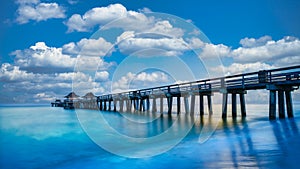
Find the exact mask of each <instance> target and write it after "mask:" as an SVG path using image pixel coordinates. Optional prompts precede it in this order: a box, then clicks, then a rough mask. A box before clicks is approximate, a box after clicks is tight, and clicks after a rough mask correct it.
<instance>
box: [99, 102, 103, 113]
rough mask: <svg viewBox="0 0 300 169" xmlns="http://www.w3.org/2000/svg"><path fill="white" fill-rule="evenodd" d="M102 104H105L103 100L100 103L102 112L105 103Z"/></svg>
mask: <svg viewBox="0 0 300 169" xmlns="http://www.w3.org/2000/svg"><path fill="white" fill-rule="evenodd" d="M102 102H103V101H102V100H100V102H99V104H100V111H102V110H103V103H102Z"/></svg>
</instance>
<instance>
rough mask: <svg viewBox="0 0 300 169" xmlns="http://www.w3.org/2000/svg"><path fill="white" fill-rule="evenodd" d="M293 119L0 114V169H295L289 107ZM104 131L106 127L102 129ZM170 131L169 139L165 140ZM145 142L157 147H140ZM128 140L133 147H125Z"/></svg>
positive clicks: (254, 113)
mask: <svg viewBox="0 0 300 169" xmlns="http://www.w3.org/2000/svg"><path fill="white" fill-rule="evenodd" d="M229 112H230V111H229ZM229 114H230V113H229ZM294 115H295V118H291V119H289V118H286V119H280V120H279V119H277V120H274V121H269V120H268V105H247V117H246V118H245V119H242V118H241V117H240V116H238V117H237V118H236V120H233V119H232V118H231V117H228V119H227V120H222V119H220V118H218V116H219V115H218V114H214V115H212V116H213V117H212V118H210V117H209V116H208V115H205V117H204V118H203V119H201V118H200V117H199V116H195V117H194V118H193V119H191V118H190V116H184V115H182V116H180V118H179V116H177V115H176V114H172V116H168V115H167V114H163V115H160V114H153V113H140V114H139V115H137V114H134V113H118V112H100V111H95V110H76V111H75V110H64V109H62V108H55V107H48V106H18V107H16V106H2V107H0V128H1V134H0V168H1V169H22V168H24V169H38V168H43V169H47V168H51V169H68V168H70V169H71V168H72V169H74V168H80V169H95V168H104V169H107V168H109V169H119V168H120V169H122V168H124V169H129V168H130V169H135V168H136V169H146V168H151V169H155V168H160V169H163V168H168V169H169V168H173V169H177V168H178V169H187V168H189V169H194V168H299V165H300V164H299V162H298V160H299V158H300V133H299V131H300V106H299V105H294ZM229 116H230V115H229ZM99 117H102V118H103V119H105V121H101V119H99ZM103 119H102V120H103ZM137 123H138V124H137ZM107 124H108V126H110V127H108V128H105V126H107ZM170 128H172V134H169V135H167V132H166V131H168V129H170ZM108 130H109V131H108ZM186 131H187V132H186ZM114 132H117V133H119V134H120V137H114V136H113V133H114ZM162 135H165V137H164V138H162V139H160V138H159V136H162ZM120 138H124V140H122V139H120ZM147 138H150V139H154V138H155V139H156V138H157V139H156V140H155V139H154V141H153V140H152V142H149V143H148V142H143V141H144V140H146V139H147ZM177 138H180V139H179V140H176V139H177ZM126 139H133V140H134V141H135V143H136V144H135V145H131V144H130V145H129V144H128V143H126ZM142 142H143V143H147V144H142ZM140 145H142V146H140ZM170 145H172V146H170ZM168 146H169V147H168Z"/></svg>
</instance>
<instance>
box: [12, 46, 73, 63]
mask: <svg viewBox="0 0 300 169" xmlns="http://www.w3.org/2000/svg"><path fill="white" fill-rule="evenodd" d="M12 55H15V56H16V57H15V64H16V65H18V66H20V67H62V68H70V67H73V66H74V64H75V62H76V58H72V57H71V56H69V55H65V54H63V53H62V48H55V47H48V46H47V45H46V44H45V43H44V42H37V43H36V44H35V45H33V46H31V47H30V48H29V49H25V50H16V51H14V52H13V53H12Z"/></svg>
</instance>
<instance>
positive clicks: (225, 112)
mask: <svg viewBox="0 0 300 169" xmlns="http://www.w3.org/2000/svg"><path fill="white" fill-rule="evenodd" d="M227 99H228V93H227V92H225V93H223V100H222V118H226V117H227Z"/></svg>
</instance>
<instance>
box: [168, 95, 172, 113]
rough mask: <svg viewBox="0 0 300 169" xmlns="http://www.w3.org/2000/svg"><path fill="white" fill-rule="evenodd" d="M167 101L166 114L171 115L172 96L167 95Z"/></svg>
mask: <svg viewBox="0 0 300 169" xmlns="http://www.w3.org/2000/svg"><path fill="white" fill-rule="evenodd" d="M167 101H168V114H169V115H171V114H172V106H173V97H172V96H171V97H167Z"/></svg>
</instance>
